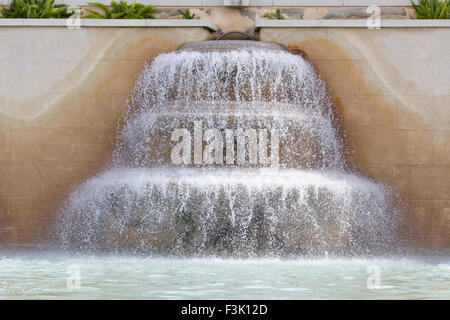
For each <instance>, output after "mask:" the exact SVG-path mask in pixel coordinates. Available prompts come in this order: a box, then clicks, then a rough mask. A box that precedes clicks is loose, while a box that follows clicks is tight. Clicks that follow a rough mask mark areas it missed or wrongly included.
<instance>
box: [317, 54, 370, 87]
mask: <svg viewBox="0 0 450 320" xmlns="http://www.w3.org/2000/svg"><path fill="white" fill-rule="evenodd" d="M314 65H315V66H316V67H317V68H318V70H319V72H320V74H321V75H322V78H323V79H324V81H325V83H326V85H327V87H328V88H329V89H330V91H331V94H333V95H340V94H360V93H361V63H360V62H359V61H357V60H350V61H348V60H333V61H332V60H324V61H314Z"/></svg>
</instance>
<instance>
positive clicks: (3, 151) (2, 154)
mask: <svg viewBox="0 0 450 320" xmlns="http://www.w3.org/2000/svg"><path fill="white" fill-rule="evenodd" d="M9 140H10V139H9V132H8V131H3V130H0V161H6V160H10V159H11V148H10V142H9Z"/></svg>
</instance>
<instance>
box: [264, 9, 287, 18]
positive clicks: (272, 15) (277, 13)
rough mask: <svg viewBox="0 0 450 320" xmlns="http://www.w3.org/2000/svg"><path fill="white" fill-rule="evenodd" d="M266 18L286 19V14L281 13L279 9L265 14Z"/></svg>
mask: <svg viewBox="0 0 450 320" xmlns="http://www.w3.org/2000/svg"><path fill="white" fill-rule="evenodd" d="M263 17H264V18H269V19H276V20H284V16H283V15H282V14H281V11H280V9H277V11H275V12H267V13H265V14H264V15H263Z"/></svg>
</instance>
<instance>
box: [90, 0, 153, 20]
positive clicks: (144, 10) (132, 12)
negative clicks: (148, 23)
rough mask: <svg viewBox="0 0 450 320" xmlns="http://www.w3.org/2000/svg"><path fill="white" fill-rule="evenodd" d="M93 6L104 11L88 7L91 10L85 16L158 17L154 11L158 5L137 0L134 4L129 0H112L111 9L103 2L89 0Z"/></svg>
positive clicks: (108, 17)
mask: <svg viewBox="0 0 450 320" xmlns="http://www.w3.org/2000/svg"><path fill="white" fill-rule="evenodd" d="M88 4H89V5H91V6H96V7H99V8H100V9H102V10H103V13H101V12H97V11H95V10H91V9H86V11H88V12H89V14H88V15H86V16H85V17H84V18H86V19H156V17H155V16H154V15H152V12H155V10H156V7H155V6H154V5H151V4H149V5H143V4H141V3H136V0H135V1H134V2H133V3H132V4H130V5H129V4H128V3H127V1H120V3H117V2H116V1H111V7H112V8H111V9H108V7H107V6H105V5H104V4H102V3H99V2H89V3H88Z"/></svg>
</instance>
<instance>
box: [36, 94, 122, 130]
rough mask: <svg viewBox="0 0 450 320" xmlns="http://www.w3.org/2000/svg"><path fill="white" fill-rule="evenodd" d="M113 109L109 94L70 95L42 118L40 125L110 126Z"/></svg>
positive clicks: (58, 126) (112, 122)
mask: <svg viewBox="0 0 450 320" xmlns="http://www.w3.org/2000/svg"><path fill="white" fill-rule="evenodd" d="M113 120H114V109H113V104H112V99H111V95H109V94H92V95H88V94H86V95H78V94H75V95H71V96H68V97H67V98H66V100H65V101H64V104H62V106H61V107H58V108H57V110H53V112H52V114H51V115H49V116H47V117H46V118H45V119H43V120H42V125H43V126H46V127H56V128H83V127H93V128H98V127H112V126H114V121H113Z"/></svg>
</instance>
